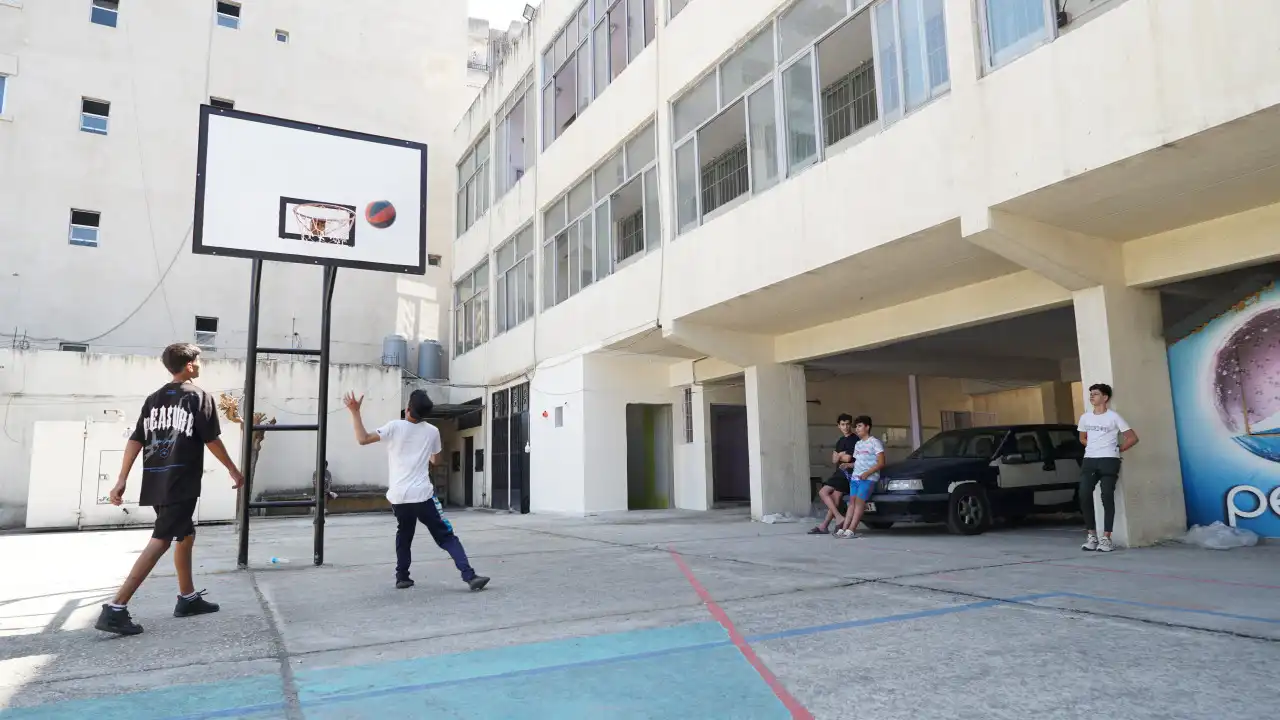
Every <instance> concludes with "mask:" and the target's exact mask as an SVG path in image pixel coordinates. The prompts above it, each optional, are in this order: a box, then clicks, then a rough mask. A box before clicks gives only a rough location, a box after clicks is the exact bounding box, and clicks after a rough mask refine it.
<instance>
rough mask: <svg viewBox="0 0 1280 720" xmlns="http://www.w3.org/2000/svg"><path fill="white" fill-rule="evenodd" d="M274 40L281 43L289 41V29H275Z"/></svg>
mask: <svg viewBox="0 0 1280 720" xmlns="http://www.w3.org/2000/svg"><path fill="white" fill-rule="evenodd" d="M276 42H281V43H286V44H287V43H288V42H289V31H288V30H276Z"/></svg>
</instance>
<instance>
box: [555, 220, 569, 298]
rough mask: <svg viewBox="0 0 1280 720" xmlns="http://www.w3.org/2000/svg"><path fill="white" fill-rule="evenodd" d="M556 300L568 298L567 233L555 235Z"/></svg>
mask: <svg viewBox="0 0 1280 720" xmlns="http://www.w3.org/2000/svg"><path fill="white" fill-rule="evenodd" d="M555 245H556V302H564V301H565V300H567V299H569V234H568V233H561V234H559V235H557V236H556V243H555Z"/></svg>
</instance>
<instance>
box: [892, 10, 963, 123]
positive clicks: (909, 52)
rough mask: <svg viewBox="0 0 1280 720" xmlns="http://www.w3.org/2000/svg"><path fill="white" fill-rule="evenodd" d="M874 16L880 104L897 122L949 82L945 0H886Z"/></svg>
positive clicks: (946, 87)
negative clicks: (877, 46) (878, 53)
mask: <svg viewBox="0 0 1280 720" xmlns="http://www.w3.org/2000/svg"><path fill="white" fill-rule="evenodd" d="M874 15H875V22H874V25H875V35H876V42H877V43H878V44H879V46H880V57H879V60H880V63H879V67H880V79H879V87H880V88H881V90H882V91H881V95H880V99H881V102H882V106H881V107H882V110H883V115H884V118H885V121H886V122H893V121H895V120H897V119H898V118H901V117H902V116H903V115H904V114H905V113H907V112H910V111H912V110H914V109H916V108H918V107H920V106H921V105H923V104H924V103H926V102H928V101H929V100H932V99H933V98H935V97H937V96H938V95H941V94H942V93H944V92H946V90H947V89H948V88H950V86H951V72H950V66H949V65H948V63H947V28H946V19H945V18H944V17H943V0H885V1H884V2H882V3H881V4H879V5H877V6H876V7H875V10H874Z"/></svg>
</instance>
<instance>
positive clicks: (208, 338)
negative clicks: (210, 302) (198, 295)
mask: <svg viewBox="0 0 1280 720" xmlns="http://www.w3.org/2000/svg"><path fill="white" fill-rule="evenodd" d="M201 320H205V321H208V320H212V321H213V329H212V330H201V329H200V321H201ZM192 330H193V331H194V334H195V346H196V347H198V348H200V349H201V350H205V351H209V352H216V351H217V350H218V318H217V317H216V316H213V315H196V316H195V322H194V323H193V325H192ZM201 340H203V342H201Z"/></svg>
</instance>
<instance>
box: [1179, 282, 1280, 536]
mask: <svg viewBox="0 0 1280 720" xmlns="http://www.w3.org/2000/svg"><path fill="white" fill-rule="evenodd" d="M1169 376H1170V380H1171V382H1172V385H1173V406H1174V416H1175V421H1176V423H1177V428H1178V448H1179V453H1180V454H1181V456H1182V484H1183V489H1184V492H1185V495H1186V502H1187V520H1188V522H1190V523H1192V524H1197V525H1208V524H1209V523H1212V522H1214V521H1215V520H1220V521H1222V522H1224V523H1227V524H1229V525H1232V526H1234V527H1240V528H1245V529H1249V530H1253V531H1254V532H1256V533H1258V534H1259V535H1263V536H1269V537H1280V288H1277V287H1276V286H1275V285H1274V284H1272V285H1271V286H1268V287H1267V288H1265V289H1263V290H1262V291H1260V292H1258V293H1257V294H1255V295H1252V296H1250V297H1248V298H1245V299H1244V300H1242V301H1241V302H1240V303H1238V304H1237V305H1236V306H1235V307H1233V308H1232V309H1231V310H1230V311H1228V312H1226V313H1224V314H1223V315H1220V316H1218V317H1217V318H1215V319H1214V320H1212V321H1211V322H1209V323H1207V324H1206V325H1205V326H1204V327H1202V328H1200V329H1199V330H1198V331H1196V332H1194V333H1192V334H1191V335H1189V336H1187V337H1185V338H1183V339H1181V340H1179V341H1178V342H1176V343H1174V344H1173V345H1172V346H1171V347H1170V348H1169Z"/></svg>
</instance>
